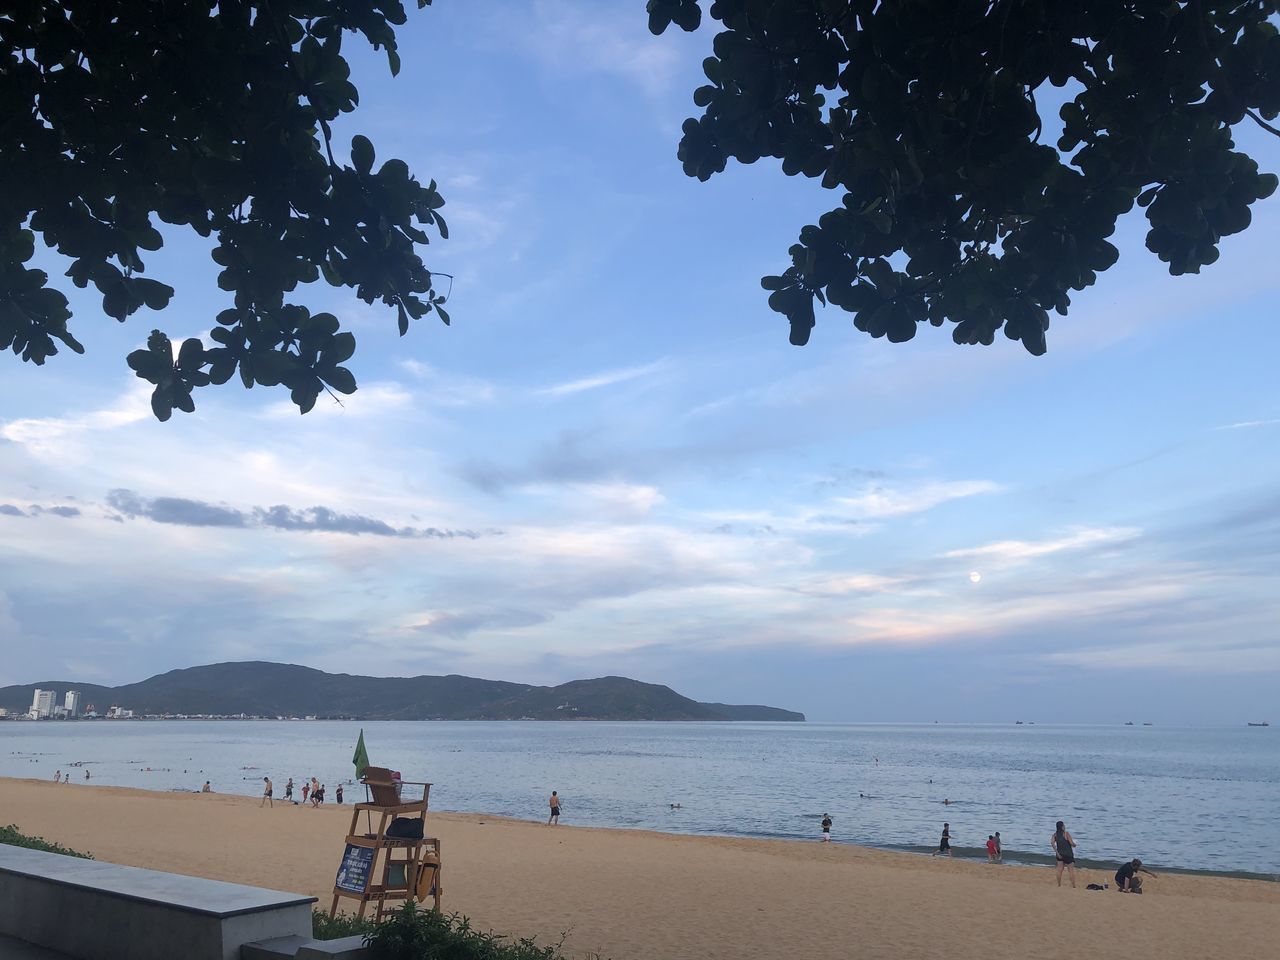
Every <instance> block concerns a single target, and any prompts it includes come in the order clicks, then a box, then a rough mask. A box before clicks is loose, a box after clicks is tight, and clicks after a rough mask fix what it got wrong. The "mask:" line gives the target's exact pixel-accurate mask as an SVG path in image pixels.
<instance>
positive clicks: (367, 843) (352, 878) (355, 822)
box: [329, 767, 441, 921]
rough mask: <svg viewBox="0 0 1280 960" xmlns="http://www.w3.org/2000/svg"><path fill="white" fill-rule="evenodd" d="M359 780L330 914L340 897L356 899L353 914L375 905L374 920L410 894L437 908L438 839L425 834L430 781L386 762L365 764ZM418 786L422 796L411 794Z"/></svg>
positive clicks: (332, 912) (438, 880)
mask: <svg viewBox="0 0 1280 960" xmlns="http://www.w3.org/2000/svg"><path fill="white" fill-rule="evenodd" d="M361 782H362V783H363V784H364V785H365V790H366V794H365V795H366V798H367V799H366V802H364V803H357V804H355V805H354V808H353V809H352V811H351V828H350V829H349V830H348V831H347V849H346V851H345V852H344V853H343V855H342V864H341V865H340V866H339V867H338V876H337V877H336V878H335V879H334V882H333V903H332V904H331V905H330V907H329V916H330V917H332V916H334V915H335V914H336V913H337V912H338V899H339V898H340V897H351V898H354V899H356V900H359V901H360V905H359V907H358V908H357V909H356V916H358V917H363V916H364V913H365V909H366V908H367V907H368V906H369V904H371V903H372V904H375V908H374V915H373V919H374V920H375V921H379V920H381V919H382V914H383V911H385V910H388V909H391V908H392V907H393V906H396V905H398V904H399V903H402V902H404V901H407V900H410V899H417V900H418V902H419V903H422V902H423V901H425V900H426V899H427V898H428V897H430V898H431V899H432V901H433V906H434V907H435V909H437V910H439V909H440V894H441V889H440V841H439V839H438V838H436V837H428V836H426V826H427V804H428V801H429V799H430V796H431V784H429V783H419V782H413V781H407V780H401V779H400V777H399V774H394V773H392V771H390V770H388V769H387V768H385V767H369V768H367V769H366V770H365V773H364V776H363V777H362V778H361ZM419 791H421V794H422V795H421V797H418V796H416V794H417V793H418V792H419ZM407 795H408V796H407ZM375 815H376V816H377V817H378V823H377V826H376V828H375V827H374V823H373V817H374V816H375ZM362 816H363V818H364V824H363V827H364V829H363V830H362V829H361V822H360V821H361V817H362Z"/></svg>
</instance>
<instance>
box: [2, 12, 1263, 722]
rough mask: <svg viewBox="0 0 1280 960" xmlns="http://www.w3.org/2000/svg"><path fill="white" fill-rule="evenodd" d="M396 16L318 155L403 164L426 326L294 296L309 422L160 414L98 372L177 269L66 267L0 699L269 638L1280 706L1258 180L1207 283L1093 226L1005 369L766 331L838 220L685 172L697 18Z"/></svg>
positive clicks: (896, 690) (8, 439)
mask: <svg viewBox="0 0 1280 960" xmlns="http://www.w3.org/2000/svg"><path fill="white" fill-rule="evenodd" d="M401 38H402V41H401V42H402V54H403V59H404V69H403V72H402V73H401V75H400V77H399V78H397V79H395V80H392V79H391V78H390V77H388V76H387V73H386V68H385V61H384V60H383V59H382V58H381V57H380V56H377V55H374V54H366V53H365V52H364V51H359V52H358V54H357V50H358V47H357V44H355V43H350V44H349V45H348V47H347V49H348V51H349V52H351V53H353V54H357V55H356V56H355V57H354V64H355V73H356V81H357V84H358V85H359V87H360V89H361V102H362V106H361V108H360V109H359V111H358V112H357V114H356V115H355V116H354V117H352V118H349V119H348V120H347V121H346V122H345V124H344V125H343V127H342V129H341V135H342V137H343V138H344V139H346V138H349V137H350V136H351V135H352V134H354V133H357V132H362V133H365V134H367V135H368V136H369V137H370V138H371V139H372V140H373V142H374V144H375V146H376V147H377V150H378V153H379V156H380V157H381V158H383V159H386V158H389V157H392V156H396V157H400V158H402V159H404V160H406V161H408V162H409V164H410V166H411V167H412V169H413V170H414V171H415V173H416V174H417V175H418V176H419V177H420V178H422V179H427V178H434V179H436V180H437V181H438V182H439V183H440V184H441V189H442V192H443V193H444V195H445V198H446V200H447V201H448V205H447V206H446V208H445V210H444V213H445V215H446V216H447V218H448V220H449V225H450V230H451V239H450V240H448V241H446V242H442V243H439V244H438V245H433V246H432V248H431V250H430V254H429V256H428V258H427V262H428V266H430V267H431V268H432V269H434V270H438V271H443V272H447V273H452V274H454V275H455V276H456V280H455V282H454V286H453V297H452V300H451V303H450V311H451V313H452V316H453V319H454V324H453V326H452V327H451V328H445V327H443V326H441V325H440V324H439V323H438V322H436V321H435V320H433V319H428V320H424V321H421V322H419V323H418V324H417V325H416V326H415V327H414V328H413V329H412V330H411V331H410V333H409V335H408V336H407V337H405V338H404V339H400V338H398V337H397V336H396V332H395V317H394V314H392V313H388V312H387V311H385V310H384V309H381V308H376V309H375V308H370V307H366V306H365V305H363V304H361V303H359V302H358V301H356V300H355V299H354V298H353V297H348V296H346V295H345V294H342V293H340V292H338V291H334V290H332V289H331V288H328V287H327V286H322V285H316V286H315V288H314V289H312V290H309V291H307V292H306V295H305V302H307V303H308V304H309V305H311V306H312V307H313V308H316V309H321V308H328V309H332V310H333V311H334V312H336V313H337V314H338V315H339V316H340V317H341V318H342V319H343V321H344V322H345V323H346V324H348V325H349V327H350V329H352V330H353V331H354V332H355V334H356V336H357V338H358V341H359V349H358V352H357V355H356V358H355V360H354V361H353V363H352V367H353V369H354V371H355V373H356V375H357V377H358V379H359V381H360V385H361V387H360V390H359V392H358V393H356V394H355V395H354V396H353V397H351V398H350V399H349V400H347V401H346V403H345V405H344V406H341V407H339V406H336V405H333V404H331V403H326V402H325V401H324V400H322V401H321V402H320V403H319V404H318V405H317V408H316V410H315V411H314V412H313V413H312V414H309V415H308V416H306V417H299V416H298V415H297V413H296V410H294V409H293V408H292V407H291V406H290V404H289V402H288V396H287V393H285V392H284V391H282V390H281V391H270V390H264V389H261V388H258V389H254V390H253V391H244V390H242V389H240V387H239V386H238V385H236V386H231V385H229V386H227V387H225V388H222V389H219V390H205V391H203V393H198V394H197V405H198V406H197V412H196V414H195V415H194V416H183V415H180V414H179V415H175V418H174V420H172V421H171V422H169V423H167V424H159V423H156V422H155V421H154V420H153V419H152V418H151V416H150V413H149V409H148V405H147V395H148V394H147V385H146V384H144V383H142V382H141V381H138V380H136V379H135V378H133V376H132V373H131V371H129V370H128V368H127V367H126V366H125V363H124V355H125V354H126V353H127V352H128V351H129V350H131V349H134V348H135V347H136V346H138V345H140V344H141V343H142V341H144V340H145V339H146V335H147V333H148V332H149V330H150V329H151V327H152V326H160V327H162V328H163V329H165V330H166V331H167V332H168V333H169V334H170V335H171V336H173V337H175V338H177V337H184V336H197V335H201V334H203V333H205V332H207V331H208V329H209V328H210V327H211V326H212V318H213V315H214V314H215V313H216V312H217V311H218V310H219V309H221V308H222V307H223V306H224V305H225V304H224V299H225V298H224V296H223V295H222V294H221V292H220V291H218V290H217V288H216V285H215V283H214V280H213V277H214V274H215V268H214V265H213V264H212V263H211V262H210V261H209V260H208V256H207V247H205V246H204V245H203V244H202V242H200V241H199V240H198V238H194V237H192V238H188V237H185V236H181V235H178V234H175V233H174V232H173V231H170V233H169V236H170V241H169V245H168V246H167V247H166V249H165V250H164V251H163V252H161V253H160V254H157V255H153V257H152V258H151V259H150V260H149V262H148V269H149V272H150V273H151V275H154V276H156V277H158V278H160V279H163V280H166V281H167V282H170V283H172V284H174V285H175V286H176V287H177V289H178V295H177V297H176V299H175V301H174V303H173V305H172V306H171V307H170V309H168V310H167V311H165V312H164V313H163V314H159V315H156V314H151V315H142V314H140V315H138V316H136V317H135V318H134V319H133V320H131V321H130V322H129V323H127V324H125V325H123V326H120V325H117V324H115V322H114V321H111V320H108V319H104V318H102V316H101V313H100V306H99V304H98V303H97V302H96V300H95V298H92V297H86V296H83V295H82V292H81V291H77V290H75V289H74V288H72V287H71V285H70V282H69V281H67V282H66V283H65V286H64V289H65V290H66V291H67V292H68V293H69V294H75V295H76V296H74V297H73V306H74V307H75V309H76V312H77V317H76V320H75V321H74V329H75V331H76V333H77V335H78V336H79V337H80V339H81V340H82V341H83V342H84V343H85V344H86V346H87V348H88V354H87V355H86V356H84V357H77V356H74V355H71V354H64V355H61V356H59V357H57V358H55V359H54V360H52V361H51V362H50V363H49V364H48V365H47V366H46V367H45V368H43V369H37V368H34V367H30V366H27V365H24V364H21V363H19V362H18V361H16V360H15V359H14V358H12V357H10V358H9V359H8V360H7V361H3V362H4V376H3V377H2V378H0V647H2V648H3V649H4V650H5V652H6V656H4V657H3V658H0V683H18V682H31V681H36V680H42V679H55V678H56V679H78V680H87V681H96V682H107V683H118V682H128V681H132V680H136V679H141V678H142V677H144V676H148V675H151V674H153V673H157V672H160V671H163V670H167V669H172V668H175V667H182V666H190V665H195V664H200V663H207V662H211V661H217V660H227V659H271V660H281V661H289V662H296V663H305V664H308V665H311V666H315V667H319V668H322V669H326V670H331V671H342V672H353V673H370V674H387V675H402V674H407V673H463V674H469V675H475V676H486V677H494V678H501V679H513V680H523V681H529V682H543V683H555V682H561V681H564V680H569V679H574V678H578V677H585V676H599V675H603V674H609V673H620V674H624V675H628V676H632V677H636V678H639V679H643V680H648V681H654V682H661V683H667V684H669V685H671V686H672V687H674V688H675V689H677V690H679V691H680V692H682V693H685V694H687V695H689V696H693V697H696V698H698V699H704V700H724V701H731V702H765V703H772V704H777V705H781V706H788V707H792V708H795V709H800V710H804V711H806V712H807V713H808V714H809V716H810V717H811V718H812V719H827V720H899V719H901V720H910V719H919V720H933V719H939V720H943V721H948V720H956V721H961V720H979V721H986V720H990V721H1006V720H1012V719H1038V720H1041V721H1051V720H1061V721H1099V722H1113V721H1117V720H1127V719H1135V720H1144V719H1152V720H1156V721H1158V722H1174V721H1179V720H1181V721H1186V722H1195V723H1217V722H1222V723H1237V722H1242V721H1243V720H1245V719H1259V718H1261V717H1262V716H1263V715H1264V714H1265V712H1266V711H1267V710H1268V709H1270V708H1272V707H1273V706H1274V702H1275V693H1274V691H1275V688H1276V684H1277V681H1280V627H1278V626H1277V624H1280V577H1277V574H1276V569H1277V563H1276V561H1277V552H1278V549H1280V493H1277V489H1278V487H1277V480H1278V479H1280V455H1278V454H1277V441H1278V440H1280V389H1278V388H1277V379H1276V375H1275V370H1274V368H1275V362H1276V357H1277V355H1278V352H1280V350H1278V348H1280V329H1278V328H1277V326H1276V324H1275V323H1274V320H1275V317H1276V309H1275V302H1276V296H1277V293H1280V279H1277V272H1276V268H1275V264H1276V255H1275V251H1276V249H1277V248H1278V247H1280V202H1278V201H1276V200H1275V199H1272V200H1270V201H1267V202H1264V203H1263V204H1261V205H1259V206H1257V207H1255V211H1254V224H1253V227H1252V228H1251V229H1250V230H1249V231H1248V232H1247V233H1245V234H1243V235H1241V236H1237V237H1233V238H1229V239H1228V240H1227V241H1226V242H1224V244H1223V255H1222V258H1221V260H1220V261H1219V262H1218V263H1217V264H1216V265H1215V266H1213V267H1211V268H1209V269H1208V270H1207V272H1206V273H1205V274H1204V275H1203V276H1200V277H1186V278H1179V279H1173V278H1170V277H1169V276H1168V275H1167V274H1165V273H1164V272H1163V270H1162V269H1161V265H1160V264H1159V263H1158V262H1157V261H1156V260H1155V258H1154V257H1152V256H1151V255H1150V254H1148V253H1147V252H1146V251H1145V250H1144V249H1143V248H1142V233H1143V231H1142V221H1140V220H1138V221H1133V220H1131V221H1129V222H1126V223H1125V224H1124V225H1123V226H1122V231H1121V244H1120V245H1121V250H1122V257H1121V262H1120V264H1119V265H1118V266H1117V267H1116V268H1114V269H1113V270H1111V271H1110V272H1109V273H1108V274H1106V275H1104V277H1103V279H1102V282H1101V284H1100V286H1098V287H1096V288H1094V289H1093V290H1090V291H1088V292H1087V293H1086V294H1084V295H1081V296H1079V297H1078V298H1077V299H1076V302H1075V306H1074V308H1073V310H1072V313H1071V315H1070V317H1068V318H1065V319H1055V324H1054V327H1053V329H1052V330H1051V331H1050V334H1049V344H1050V350H1049V354H1048V355H1047V356H1046V357H1043V358H1033V357H1031V356H1030V355H1028V354H1026V353H1025V352H1023V351H1022V348H1021V347H1020V346H1018V345H1016V344H1013V343H1010V342H1008V341H1000V342H998V343H997V344H996V345H994V346H992V347H990V348H962V347H957V346H955V345H953V344H952V343H951V342H950V339H949V337H948V335H947V332H946V331H939V330H934V329H932V328H927V329H925V330H922V331H921V334H920V335H919V336H918V337H917V339H916V340H915V341H913V342H912V343H910V344H905V345H891V344H887V343H884V342H881V341H874V340H871V339H869V338H867V337H866V336H865V335H863V334H860V333H859V332H858V331H856V330H855V329H853V326H852V324H851V322H850V320H849V317H848V315H846V314H843V313H841V312H839V311H835V310H827V311H825V312H820V314H819V318H818V324H819V325H818V327H817V329H816V331H815V333H814V336H813V340H812V342H811V343H810V345H809V346H808V347H805V348H794V347H791V346H789V345H788V344H787V342H786V339H787V327H786V323H785V321H784V320H783V319H782V318H781V317H779V316H778V315H776V314H773V313H772V312H771V311H769V309H768V308H767V306H766V305H765V300H764V294H763V292H762V291H761V290H760V288H759V283H758V281H759V278H760V276H762V275H763V274H766V273H774V272H779V271H780V269H781V268H782V267H783V266H785V263H786V249H787V247H788V246H789V245H790V244H791V243H792V242H794V240H795V236H796V234H797V233H798V231H799V228H800V227H801V226H803V225H804V224H806V223H809V222H811V221H812V220H814V219H815V218H816V217H817V215H818V214H819V213H821V212H822V211H824V210H826V209H828V208H829V206H831V205H833V204H834V203H835V202H836V198H835V197H834V196H829V195H825V194H824V192H823V191H821V190H820V189H819V188H817V187H816V186H815V185H814V184H813V183H811V182H806V181H802V180H791V179H787V178H785V177H783V176H782V174H781V173H780V171H779V170H778V169H777V168H776V167H773V166H772V165H771V164H769V163H768V162H762V163H760V164H757V165H755V166H754V167H746V168H743V167H737V168H731V169H730V170H729V171H727V172H726V173H725V174H723V175H721V176H720V177H717V178H715V179H714V180H713V181H711V182H710V183H707V184H699V183H697V182H696V181H694V180H689V179H687V178H685V177H684V175H683V173H682V172H681V170H680V167H679V164H678V162H677V161H676V159H675V147H676V143H677V141H678V139H679V127H680V124H681V122H682V121H683V120H684V118H685V117H687V116H689V115H691V114H692V112H693V107H692V103H691V100H690V96H691V93H692V90H693V88H694V87H695V86H696V85H697V84H698V82H699V78H700V62H701V59H702V57H703V56H705V55H706V53H707V51H708V46H709V44H710V39H711V34H710V32H708V31H706V30H704V31H702V32H700V33H698V34H694V35H692V36H689V35H685V34H683V33H679V32H675V33H668V35H666V36H664V37H662V38H654V37H651V36H650V35H649V34H648V31H647V30H646V27H645V17H644V11H643V4H642V3H640V2H638V0H636V2H635V3H631V4H607V5H606V4H598V3H591V2H587V0H541V2H532V3H516V2H510V3H507V2H501V3H499V2H494V3H487V4H460V3H443V4H439V5H437V6H435V7H433V8H431V9H428V10H427V11H424V12H423V13H422V14H419V15H416V16H413V17H411V20H410V24H409V25H408V26H407V27H406V28H405V29H403V30H402V32H401ZM1239 133H1240V143H1241V144H1242V145H1243V146H1245V148H1246V149H1249V150H1250V151H1251V152H1253V153H1254V155H1255V156H1257V157H1258V158H1259V159H1260V161H1261V162H1262V164H1263V166H1264V168H1269V169H1272V170H1275V169H1276V168H1277V167H1280V150H1277V147H1276V141H1275V140H1274V139H1272V138H1265V135H1262V136H1255V135H1254V133H1253V131H1252V130H1244V129H1241V130H1240V131H1239ZM49 262H50V265H51V266H53V267H54V269H53V270H51V272H55V273H60V272H61V269H60V268H57V267H56V264H55V262H54V261H53V259H52V258H50V261H49ZM233 383H234V381H233ZM1273 719H1274V718H1273Z"/></svg>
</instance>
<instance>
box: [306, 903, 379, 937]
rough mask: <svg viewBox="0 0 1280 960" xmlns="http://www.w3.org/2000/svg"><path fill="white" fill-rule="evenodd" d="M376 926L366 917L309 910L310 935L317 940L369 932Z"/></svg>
mask: <svg viewBox="0 0 1280 960" xmlns="http://www.w3.org/2000/svg"><path fill="white" fill-rule="evenodd" d="M376 927H377V924H376V923H374V922H373V921H372V920H370V919H369V918H368V917H356V916H352V915H351V914H349V913H340V914H338V915H337V916H335V917H330V916H329V914H328V913H326V912H325V911H323V910H312V911H311V936H312V937H314V938H315V939H317V940H337V939H339V938H340V937H355V936H359V935H362V934H369V933H372V932H373V931H374V928H376Z"/></svg>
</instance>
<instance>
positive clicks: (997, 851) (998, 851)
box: [996, 830, 1004, 860]
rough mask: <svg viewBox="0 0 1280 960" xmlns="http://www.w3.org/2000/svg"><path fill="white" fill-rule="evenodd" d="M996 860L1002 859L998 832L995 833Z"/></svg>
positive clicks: (1002, 853) (1002, 851) (1002, 854)
mask: <svg viewBox="0 0 1280 960" xmlns="http://www.w3.org/2000/svg"><path fill="white" fill-rule="evenodd" d="M996 859H997V860H1003V859H1004V847H1003V846H1001V845H1000V831H999V830H997V831H996Z"/></svg>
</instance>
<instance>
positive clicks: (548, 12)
mask: <svg viewBox="0 0 1280 960" xmlns="http://www.w3.org/2000/svg"><path fill="white" fill-rule="evenodd" d="M637 13H638V14H639V15H638V16H637ZM506 27H507V30H509V31H510V32H511V34H512V37H513V39H516V40H517V42H519V43H521V44H522V45H523V46H524V47H525V49H527V50H528V51H529V53H530V54H532V55H533V56H535V57H536V58H537V59H538V60H539V61H541V62H542V63H544V64H545V65H546V66H548V67H550V68H552V69H555V70H559V71H564V72H572V73H599V74H609V75H613V76H616V77H619V78H621V79H623V80H625V81H627V82H628V83H631V84H634V85H635V86H637V87H639V88H640V89H641V90H643V91H644V92H645V93H647V94H650V95H657V94H661V93H664V92H666V91H667V90H669V89H670V88H671V85H672V83H673V82H674V80H675V77H676V75H677V72H678V71H679V69H680V68H681V55H680V52H679V50H678V49H677V48H676V47H675V46H674V45H673V44H672V43H671V42H666V43H664V42H663V41H664V40H668V38H666V37H654V36H651V35H650V34H649V32H648V31H647V30H645V29H644V12H643V10H640V11H636V10H633V9H631V8H629V7H626V6H625V5H624V6H615V5H613V4H607V3H584V2H570V0H535V3H534V4H533V9H532V15H531V16H528V17H527V18H526V17H518V18H509V20H508V23H507V24H506Z"/></svg>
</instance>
